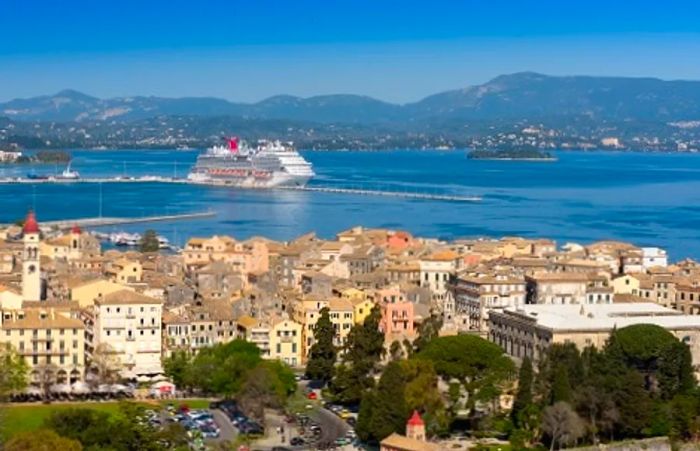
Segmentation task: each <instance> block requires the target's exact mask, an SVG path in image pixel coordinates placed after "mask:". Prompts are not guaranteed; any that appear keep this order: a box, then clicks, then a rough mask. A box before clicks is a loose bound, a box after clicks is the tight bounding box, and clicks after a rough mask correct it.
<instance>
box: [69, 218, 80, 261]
mask: <svg viewBox="0 0 700 451" xmlns="http://www.w3.org/2000/svg"><path fill="white" fill-rule="evenodd" d="M81 233H83V231H82V230H80V227H78V225H77V224H76V225H74V226H73V228H72V229H70V249H68V260H77V259H79V258H80V253H81V246H80V234H81Z"/></svg>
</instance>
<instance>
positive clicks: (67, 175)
mask: <svg viewBox="0 0 700 451" xmlns="http://www.w3.org/2000/svg"><path fill="white" fill-rule="evenodd" d="M70 164H71V162H70V161H69V162H68V166H66V168H65V169H64V170H63V172H61V175H59V176H56V178H59V179H62V180H78V179H79V178H80V173H79V172H78V171H73V170H71V168H70Z"/></svg>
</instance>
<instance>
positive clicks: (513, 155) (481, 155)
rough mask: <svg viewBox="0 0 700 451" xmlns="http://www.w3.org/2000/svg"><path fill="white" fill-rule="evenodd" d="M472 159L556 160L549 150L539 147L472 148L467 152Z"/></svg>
mask: <svg viewBox="0 0 700 451" xmlns="http://www.w3.org/2000/svg"><path fill="white" fill-rule="evenodd" d="M467 158H469V159H470V160H522V161H556V160H557V158H556V157H555V156H554V155H552V154H551V153H549V152H546V151H544V150H539V149H508V150H505V149H501V150H472V151H471V152H469V153H468V154H467Z"/></svg>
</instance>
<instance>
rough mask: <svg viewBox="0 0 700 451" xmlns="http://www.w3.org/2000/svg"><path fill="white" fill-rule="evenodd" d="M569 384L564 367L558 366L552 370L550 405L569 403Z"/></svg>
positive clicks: (567, 374)
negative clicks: (561, 402)
mask: <svg viewBox="0 0 700 451" xmlns="http://www.w3.org/2000/svg"><path fill="white" fill-rule="evenodd" d="M571 397H572V395H571V382H570V381H569V372H568V371H567V369H566V366H564V365H563V364H559V365H557V366H556V368H555V370H554V380H553V382H552V400H551V404H555V403H557V402H559V401H564V402H571Z"/></svg>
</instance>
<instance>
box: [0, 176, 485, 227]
mask: <svg viewBox="0 0 700 451" xmlns="http://www.w3.org/2000/svg"><path fill="white" fill-rule="evenodd" d="M76 183H93V184H102V183H176V184H182V185H205V186H215V187H223V188H230V189H245V190H258V191H267V190H270V191H274V190H284V191H307V192H316V193H329V194H349V195H358V196H384V197H394V198H403V199H417V200H434V201H443V202H480V201H481V200H482V199H481V197H480V196H468V195H456V194H437V193H421V192H414V191H392V190H378V189H377V190H374V189H362V188H340V187H333V186H278V187H273V188H267V187H258V186H237V185H230V184H227V183H225V182H220V181H211V182H209V181H207V182H202V181H193V180H188V179H182V178H175V177H163V176H143V177H102V178H80V179H61V178H53V177H50V178H46V179H30V178H20V177H17V178H10V177H5V178H0V185H43V184H61V185H71V184H76ZM166 220H168V219H166ZM143 222H146V221H143ZM148 222H152V221H148ZM101 225H105V224H101Z"/></svg>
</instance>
